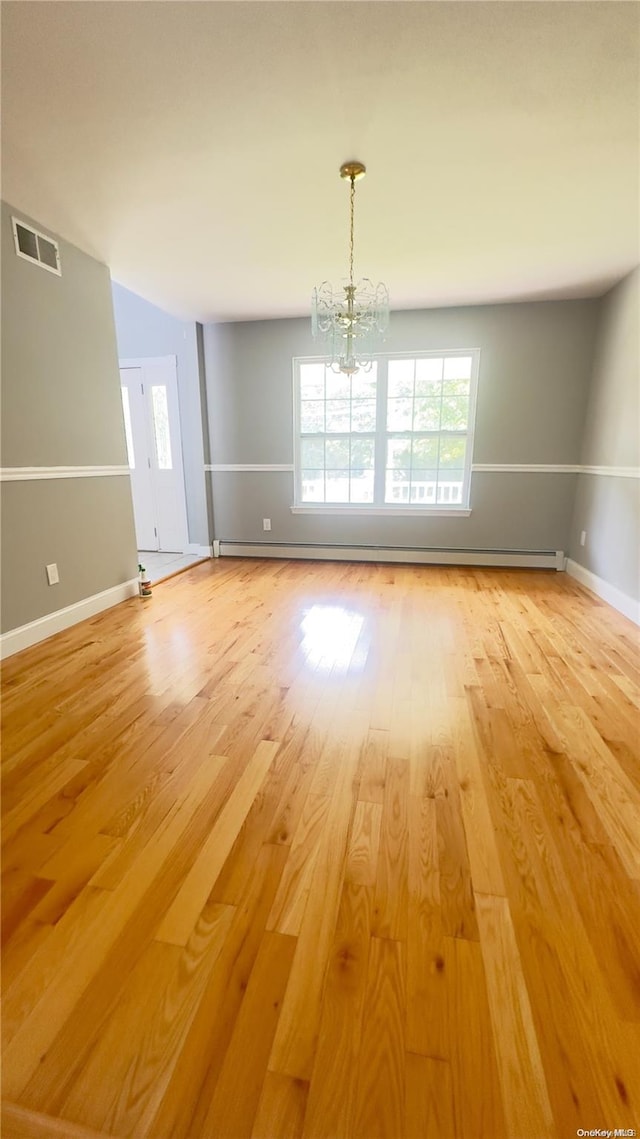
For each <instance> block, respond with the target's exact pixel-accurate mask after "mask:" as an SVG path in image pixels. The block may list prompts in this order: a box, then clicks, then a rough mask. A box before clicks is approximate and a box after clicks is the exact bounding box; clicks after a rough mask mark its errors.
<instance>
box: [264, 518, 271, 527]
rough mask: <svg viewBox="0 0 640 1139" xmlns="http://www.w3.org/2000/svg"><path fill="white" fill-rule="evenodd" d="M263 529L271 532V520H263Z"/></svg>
mask: <svg viewBox="0 0 640 1139" xmlns="http://www.w3.org/2000/svg"><path fill="white" fill-rule="evenodd" d="M262 529H263V530H270V529H271V519H270V518H263V519H262Z"/></svg>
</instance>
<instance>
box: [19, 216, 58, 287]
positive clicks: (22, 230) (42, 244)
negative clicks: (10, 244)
mask: <svg viewBox="0 0 640 1139" xmlns="http://www.w3.org/2000/svg"><path fill="white" fill-rule="evenodd" d="M11 222H12V225H13V239H14V241H15V243H16V253H17V254H18V257H24V259H25V260H26V261H33V262H35V264H36V265H40V267H41V268H42V269H47V270H48V272H49V273H55V274H56V276H58V277H61V276H62V269H61V268H60V254H59V253H58V243H57V241H54V240H53V238H52V237H47V235H46V233H40V231H39V230H38V229H34V228H33V226H31V225H27V223H26V222H24V221H19V220H18V218H11Z"/></svg>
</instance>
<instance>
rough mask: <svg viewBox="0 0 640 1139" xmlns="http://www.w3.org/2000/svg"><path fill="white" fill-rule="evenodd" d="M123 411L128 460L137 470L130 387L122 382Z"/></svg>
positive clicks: (132, 467)
mask: <svg viewBox="0 0 640 1139" xmlns="http://www.w3.org/2000/svg"><path fill="white" fill-rule="evenodd" d="M120 390H121V392H122V411H123V413H124V433H125V438H126V440H127V460H128V462H129V466H130V468H131V470H132V471H133V470H135V466H136V462H135V457H134V453H133V431H132V428H131V407H130V404H129V389H128V388H126V387H125V386H124V384H122V386H121V388H120Z"/></svg>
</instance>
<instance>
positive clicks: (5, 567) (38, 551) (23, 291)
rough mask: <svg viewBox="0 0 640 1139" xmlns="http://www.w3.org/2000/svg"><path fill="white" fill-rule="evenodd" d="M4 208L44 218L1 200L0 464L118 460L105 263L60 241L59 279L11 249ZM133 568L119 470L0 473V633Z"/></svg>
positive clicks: (122, 453)
mask: <svg viewBox="0 0 640 1139" xmlns="http://www.w3.org/2000/svg"><path fill="white" fill-rule="evenodd" d="M12 212H13V213H16V215H17V216H18V217H21V218H22V219H23V220H25V221H27V222H31V224H33V225H34V227H35V228H39V229H43V228H44V227H42V226H39V225H38V223H37V221H34V220H32V219H29V218H26V217H25V215H24V214H23V213H22V212H21V211H12V209H11V207H9V206H7V205H6V204H5V203H3V204H2V213H1V225H2V465H3V467H5V468H6V467H42V466H47V467H52V466H63V467H66V466H100V465H105V466H112V465H116V466H120V465H122V466H126V463H127V457H126V445H125V438H124V426H123V421H122V403H121V397H120V385H119V377H118V358H117V351H116V340H115V331H114V325H113V309H112V302H111V287H110V279H109V270H108V269H107V267H106V266H105V265H101V264H100V263H99V262H97V261H95V260H94V259H93V258H92V257H88V256H87V255H86V254H84V253H81V252H80V250H79V249H76V248H75V247H74V246H72V245H69V244H67V243H66V242H63V241H60V242H59V246H60V256H61V261H62V276H61V277H57V276H55V275H54V274H53V273H48V272H46V271H45V270H43V269H41V268H39V267H38V266H37V265H33V264H31V263H30V262H28V261H25V260H23V259H22V258H20V257H18V256H16V253H15V248H14V243H13V234H12V230H11V214H12ZM53 236H55V234H54V235H53ZM107 533H108V534H109V535H110V540H109V541H108V542H107V541H105V539H104V534H107ZM50 562H57V564H58V568H59V572H60V584H59V585H55V586H49V585H47V581H46V575H45V568H44V567H45V565H46V564H48V563H50ZM136 570H137V557H136V547H135V534H134V529H133V510H132V506H131V492H130V486H129V478H128V475H126V474H124V475H119V476H115V477H101V478H82V479H76V478H69V479H60V480H55V481H45V480H42V481H38V480H34V481H28V482H3V484H2V605H1V617H2V630H3V631H6V630H8V629H13V628H17V627H18V626H20V625H23V624H26V623H27V622H29V621H33V620H35V619H36V618H38V617H43V616H45V615H46V614H48V613H52V612H54V611H55V610H57V609H61V608H63V607H64V606H67V605H71V604H73V603H74V602H77V601H81V600H83V599H84V598H86V597H90V596H92V595H93V594H95V593H98V592H100V591H102V590H104V589H109V588H110V587H112V586H115V585H119V584H121V583H122V582H125V581H127V580H129V579H130V578H132V577H135V576H136Z"/></svg>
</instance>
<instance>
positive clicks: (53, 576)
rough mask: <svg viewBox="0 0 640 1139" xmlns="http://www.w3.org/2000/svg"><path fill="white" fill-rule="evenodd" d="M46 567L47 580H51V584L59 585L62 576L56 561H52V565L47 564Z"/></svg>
mask: <svg viewBox="0 0 640 1139" xmlns="http://www.w3.org/2000/svg"><path fill="white" fill-rule="evenodd" d="M44 568H45V569H46V571H47V581H48V582H49V585H57V584H58V582H59V581H60V577H59V574H58V567H57V565H56V563H55V562H52V563H51V565H50V566H45V567H44Z"/></svg>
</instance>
